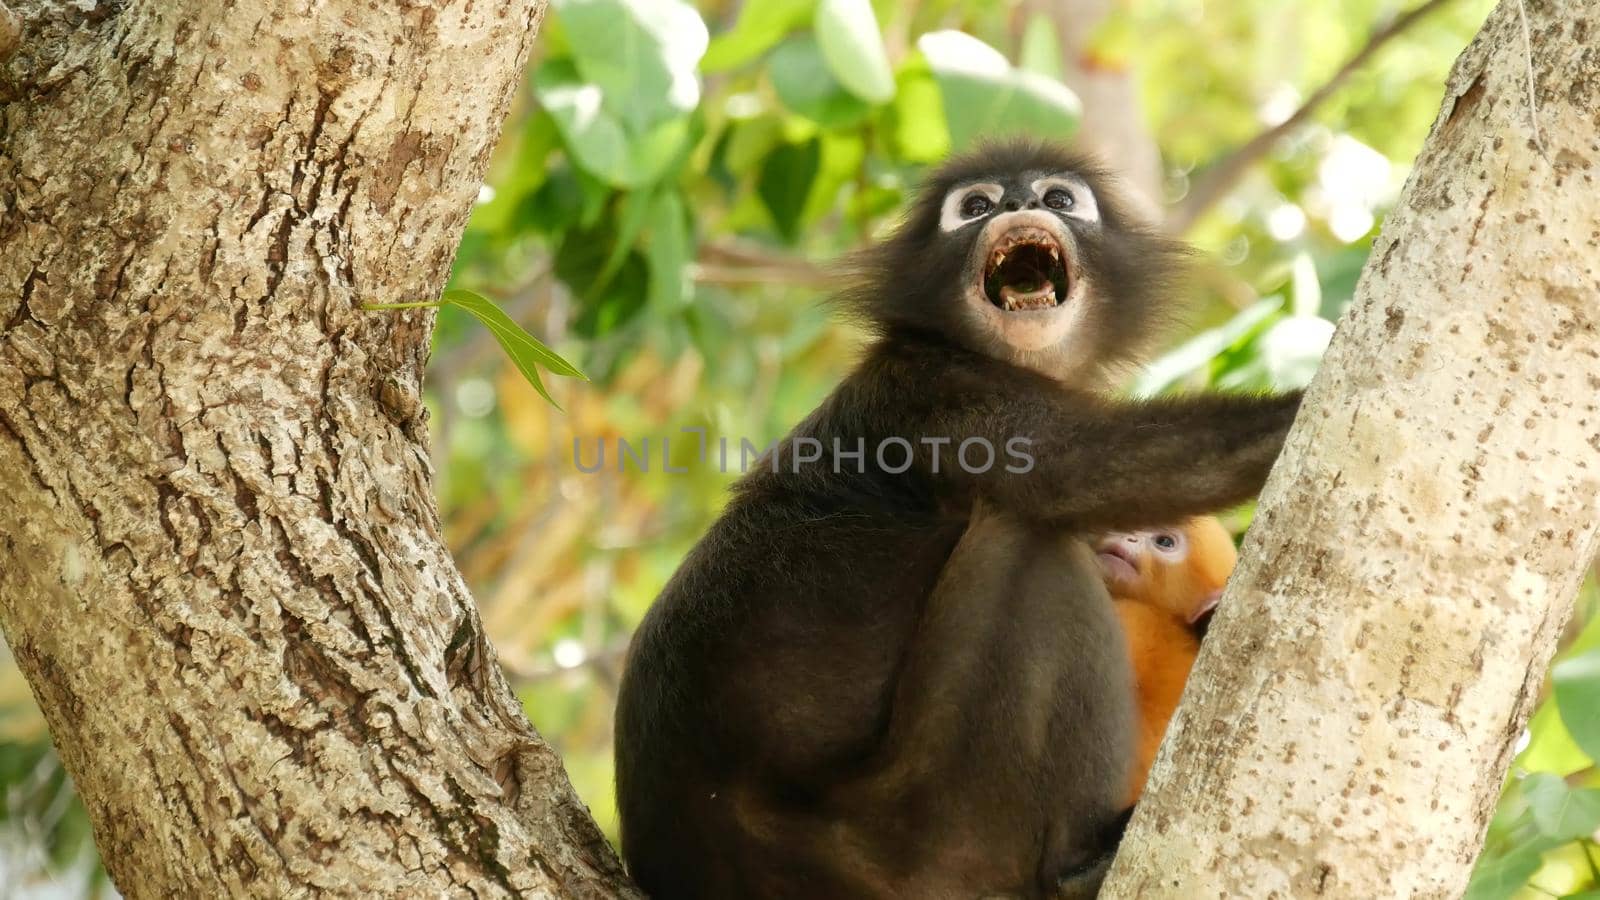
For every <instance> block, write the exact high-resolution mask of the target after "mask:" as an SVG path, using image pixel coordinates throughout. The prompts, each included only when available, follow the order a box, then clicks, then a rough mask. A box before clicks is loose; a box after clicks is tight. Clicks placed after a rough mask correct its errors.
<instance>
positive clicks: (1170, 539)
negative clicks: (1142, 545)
mask: <svg viewBox="0 0 1600 900" xmlns="http://www.w3.org/2000/svg"><path fill="white" fill-rule="evenodd" d="M1049 196H1050V195H1049V194H1046V195H1045V197H1046V202H1048V198H1049ZM1153 540H1154V541H1155V544H1156V547H1157V548H1158V549H1161V550H1176V549H1178V538H1177V537H1176V536H1174V535H1170V534H1167V533H1166V532H1162V533H1160V534H1158V535H1156V536H1155V537H1154V538H1153Z"/></svg>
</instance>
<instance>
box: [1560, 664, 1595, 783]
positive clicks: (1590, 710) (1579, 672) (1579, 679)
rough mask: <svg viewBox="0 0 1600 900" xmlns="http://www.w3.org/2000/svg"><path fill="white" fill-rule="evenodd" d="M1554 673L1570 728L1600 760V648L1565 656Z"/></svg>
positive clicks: (1562, 719)
mask: <svg viewBox="0 0 1600 900" xmlns="http://www.w3.org/2000/svg"><path fill="white" fill-rule="evenodd" d="M1550 677H1551V679H1552V680H1553V681H1554V682H1555V694H1556V706H1557V707H1558V708H1559V709H1560V710H1561V721H1562V722H1564V723H1565V724H1566V726H1567V731H1569V732H1571V733H1572V739H1573V740H1574V741H1576V742H1577V744H1578V746H1579V747H1582V748H1583V752H1585V753H1587V754H1589V758H1590V759H1592V760H1600V648H1596V649H1593V650H1589V651H1586V652H1584V653H1580V654H1578V655H1577V656H1571V657H1568V658H1566V659H1563V660H1561V661H1560V662H1558V663H1556V664H1555V666H1554V667H1553V668H1552V669H1551V670H1550Z"/></svg>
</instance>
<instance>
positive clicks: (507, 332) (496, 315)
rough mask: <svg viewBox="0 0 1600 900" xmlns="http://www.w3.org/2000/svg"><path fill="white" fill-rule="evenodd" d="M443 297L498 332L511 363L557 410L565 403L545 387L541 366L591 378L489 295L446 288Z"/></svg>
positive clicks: (502, 346)
mask: <svg viewBox="0 0 1600 900" xmlns="http://www.w3.org/2000/svg"><path fill="white" fill-rule="evenodd" d="M440 300H441V301H443V302H445V303H449V304H451V305H454V306H459V307H461V308H462V309H464V310H466V311H467V312H469V313H471V314H472V316H473V318H475V319H477V320H478V321H479V322H482V323H483V325H484V327H485V328H488V329H489V333H490V334H492V335H494V339H495V341H496V342H497V343H499V344H500V349H502V350H504V351H505V352H506V355H507V356H509V357H511V364H512V365H514V366H516V367H517V371H518V372H520V373H522V377H523V378H524V379H526V380H527V382H528V383H529V384H531V385H533V389H534V390H536V391H538V392H539V396H541V397H543V398H544V399H545V400H546V402H548V403H549V404H550V405H551V406H554V407H555V408H556V409H560V408H561V404H559V403H557V402H556V401H555V398H554V397H551V396H550V392H549V391H548V390H546V389H545V386H544V382H543V381H542V380H540V378H539V369H538V367H539V366H543V367H544V368H546V369H549V370H550V373H551V374H552V375H563V376H566V377H568V378H582V379H583V380H584V381H588V380H589V376H587V375H585V374H583V373H582V372H580V371H578V367H577V366H574V365H573V364H572V363H569V362H567V361H566V360H565V359H562V358H561V357H560V356H558V355H556V353H555V351H553V350H551V349H550V348H549V347H546V346H545V345H544V344H543V343H542V342H540V340H539V339H538V338H536V337H534V336H533V335H531V334H529V333H528V332H526V331H524V330H523V329H522V326H520V325H518V324H517V323H516V322H514V321H513V320H512V319H511V317H510V316H508V315H506V314H505V311H504V310H502V309H500V307H498V306H495V305H494V301H492V300H490V299H489V298H488V297H485V296H483V295H482V294H478V293H474V292H472V291H467V290H461V289H459V288H456V289H452V290H448V291H445V292H444V294H443V295H442V296H441V297H440Z"/></svg>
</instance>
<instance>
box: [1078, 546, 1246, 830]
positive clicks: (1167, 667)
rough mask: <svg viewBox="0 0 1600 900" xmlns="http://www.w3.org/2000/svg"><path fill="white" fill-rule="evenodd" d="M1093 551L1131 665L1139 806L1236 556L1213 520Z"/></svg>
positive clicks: (1134, 774) (1134, 789) (1134, 775)
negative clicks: (1135, 705)
mask: <svg viewBox="0 0 1600 900" xmlns="http://www.w3.org/2000/svg"><path fill="white" fill-rule="evenodd" d="M1095 549H1096V552H1097V555H1098V559H1099V561H1100V565H1101V568H1102V570H1104V572H1105V576H1106V587H1107V588H1108V589H1109V590H1110V591H1111V597H1112V599H1113V600H1114V601H1115V606H1116V610H1117V616H1118V618H1119V619H1121V621H1122V630H1123V634H1124V636H1125V637H1126V638H1127V642H1128V657H1129V659H1130V660H1131V661H1132V663H1133V675H1134V689H1135V691H1136V693H1137V695H1138V697H1137V700H1138V711H1139V727H1138V748H1137V753H1136V755H1135V757H1134V765H1133V772H1132V776H1131V777H1132V779H1133V783H1132V788H1131V790H1132V799H1133V800H1134V801H1137V800H1138V799H1139V795H1140V794H1141V793H1142V792H1143V791H1144V783H1145V779H1146V778H1147V777H1148V776H1149V774H1150V765H1151V763H1153V762H1154V761H1155V757H1156V749H1157V748H1159V747H1160V746H1161V738H1162V737H1163V736H1164V735H1165V734H1166V732H1167V723H1168V722H1170V721H1171V720H1172V714H1173V713H1174V712H1176V711H1177V709H1178V700H1179V698H1180V697H1181V696H1182V695H1183V684H1184V681H1186V680H1187V679H1188V677H1189V669H1190V668H1191V667H1193V665H1194V660H1195V656H1196V655H1197V654H1198V653H1199V652H1200V635H1201V625H1200V623H1201V621H1202V620H1203V618H1204V617H1205V615H1206V614H1207V613H1209V612H1210V611H1211V608H1212V607H1213V606H1215V605H1216V602H1217V597H1218V596H1220V595H1221V593H1222V586H1223V584H1224V583H1226V582H1227V580H1228V575H1229V574H1231V573H1232V572H1233V565H1234V563H1235V562H1236V561H1237V560H1238V552H1237V551H1235V550H1234V547H1233V538H1232V536H1231V535H1229V534H1228V531H1227V529H1226V528H1224V527H1223V526H1222V523H1221V522H1219V521H1217V519H1215V518H1214V517H1211V516H1201V517H1198V518H1194V519H1190V520H1189V521H1187V522H1185V523H1184V524H1183V525H1181V526H1178V527H1174V528H1168V529H1161V530H1155V531H1135V532H1118V533H1113V534H1108V535H1106V536H1105V537H1104V538H1102V539H1101V540H1100V542H1099V543H1098V544H1097V545H1096V548H1095Z"/></svg>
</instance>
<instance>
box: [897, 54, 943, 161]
mask: <svg viewBox="0 0 1600 900" xmlns="http://www.w3.org/2000/svg"><path fill="white" fill-rule="evenodd" d="M896 81H897V83H898V88H897V89H896V90H895V93H894V104H893V105H892V106H890V108H889V117H890V124H891V128H892V131H891V135H892V137H893V141H894V149H895V152H896V153H897V154H898V155H899V157H900V158H901V159H903V160H905V161H906V162H911V163H932V162H937V161H938V160H941V159H944V158H945V157H946V156H948V155H949V154H950V127H949V125H947V124H946V123H945V119H944V98H943V96H942V95H941V94H940V93H939V83H938V82H937V81H935V80H934V78H933V72H931V71H930V70H929V69H928V66H927V64H926V63H925V62H923V63H918V64H913V65H907V66H905V67H903V68H902V69H901V70H900V74H899V75H898V76H897V77H896Z"/></svg>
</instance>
